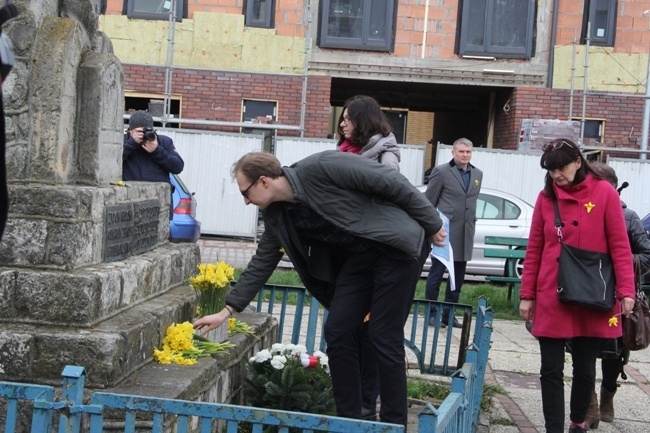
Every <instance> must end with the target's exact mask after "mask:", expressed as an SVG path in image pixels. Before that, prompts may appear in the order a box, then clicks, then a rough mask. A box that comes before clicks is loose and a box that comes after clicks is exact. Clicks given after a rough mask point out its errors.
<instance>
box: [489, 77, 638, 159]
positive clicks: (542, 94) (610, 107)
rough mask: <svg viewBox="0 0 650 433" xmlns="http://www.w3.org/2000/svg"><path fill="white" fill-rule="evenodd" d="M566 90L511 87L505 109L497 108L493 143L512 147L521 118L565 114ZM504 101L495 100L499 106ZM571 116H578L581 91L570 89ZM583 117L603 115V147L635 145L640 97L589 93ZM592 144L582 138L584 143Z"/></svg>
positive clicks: (562, 115) (560, 115)
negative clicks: (508, 108) (571, 101)
mask: <svg viewBox="0 0 650 433" xmlns="http://www.w3.org/2000/svg"><path fill="white" fill-rule="evenodd" d="M569 99H570V92H569V91H568V90H554V89H547V88H533V87H527V88H517V89H515V90H513V92H512V94H511V96H510V98H509V101H507V102H508V105H509V107H510V110H509V112H508V113H507V114H506V113H505V112H504V111H503V110H500V109H497V111H496V118H495V122H496V124H495V126H496V127H495V138H494V147H495V148H501V149H516V147H517V139H518V134H519V127H520V123H521V120H522V119H562V120H568V116H569ZM504 103H505V102H504V101H499V102H498V104H497V107H499V104H501V106H503V104H504ZM572 115H573V117H574V118H580V117H581V116H582V92H574V96H573V113H572ZM585 118H586V119H603V120H604V124H605V130H604V137H603V141H604V143H603V144H600V146H607V147H632V148H639V146H640V143H641V137H640V135H641V129H642V126H643V125H642V120H643V99H642V98H635V97H633V96H629V97H625V96H614V95H589V96H588V97H587V101H586V110H585ZM589 144H593V145H595V143H594V142H589V141H587V140H585V145H589Z"/></svg>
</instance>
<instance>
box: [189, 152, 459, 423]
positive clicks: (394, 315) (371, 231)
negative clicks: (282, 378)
mask: <svg viewBox="0 0 650 433" xmlns="http://www.w3.org/2000/svg"><path fill="white" fill-rule="evenodd" d="M233 175H234V177H235V179H236V181H237V185H238V186H239V191H240V192H241V194H242V196H243V197H244V201H245V203H246V204H255V205H257V206H259V208H260V209H261V210H262V215H263V217H264V227H265V230H264V234H263V235H262V238H261V240H260V243H259V246H258V248H257V251H256V252H255V256H253V258H252V259H251V261H250V262H249V264H248V266H247V267H246V270H245V271H244V272H243V273H242V274H241V276H240V278H239V280H238V281H237V285H236V286H235V288H234V289H233V290H232V291H231V292H230V293H229V294H228V296H227V297H226V306H225V307H224V309H223V310H222V311H220V312H219V313H217V314H212V315H209V316H205V317H202V318H200V319H198V320H196V321H195V322H194V326H195V327H196V328H198V329H200V330H201V333H202V334H205V333H206V332H207V331H209V330H211V329H214V328H216V327H218V326H221V324H222V323H224V322H227V319H228V317H230V315H231V314H233V313H234V312H235V311H242V310H243V309H244V308H245V307H246V306H247V305H248V304H249V303H250V302H251V300H252V299H253V298H254V297H255V296H256V294H257V293H258V292H259V290H260V289H261V288H262V286H263V285H264V283H265V282H266V281H267V280H268V277H269V276H270V275H271V273H273V271H274V270H275V268H276V266H277V264H278V262H279V261H280V259H281V258H282V255H283V252H286V254H287V255H288V256H289V258H290V259H291V262H292V263H293V264H294V267H295V269H296V271H297V272H298V275H300V278H301V279H302V281H303V283H304V284H305V287H306V288H307V290H309V291H310V293H311V294H312V295H313V296H314V297H315V298H316V299H317V300H318V301H319V302H321V303H322V304H323V305H324V306H325V307H327V308H328V309H329V315H328V317H327V322H326V324H325V329H324V332H325V340H326V341H327V356H328V357H329V366H330V369H331V373H332V384H333V391H334V399H335V401H336V409H337V414H338V415H339V416H343V417H347V418H361V408H362V404H361V374H360V367H359V344H358V338H357V336H358V331H359V328H360V327H361V324H362V322H363V319H364V317H365V316H366V315H367V314H368V312H370V320H369V322H368V328H369V335H370V340H371V342H372V344H373V347H374V349H375V353H376V357H377V367H378V371H379V382H380V396H381V410H380V413H379V418H380V420H381V421H383V422H391V423H395V424H403V425H406V423H407V420H408V409H407V398H406V365H405V362H404V324H405V323H406V320H407V318H408V316H409V314H410V309H411V304H412V302H413V294H414V293H415V286H416V284H417V281H418V278H419V275H420V272H421V271H422V265H423V264H424V260H425V258H426V255H427V254H428V252H429V250H430V244H429V241H431V242H433V243H435V244H437V245H439V246H444V244H445V237H446V233H445V231H444V229H443V228H442V221H441V220H440V217H439V216H438V213H437V212H436V210H435V208H434V207H433V206H432V205H431V203H429V201H428V200H427V199H426V198H425V197H423V195H422V193H420V192H419V191H418V190H417V188H415V187H414V186H413V185H411V183H410V182H409V181H408V179H406V177H404V176H403V175H401V174H399V173H398V172H397V170H395V169H392V168H389V167H387V166H385V165H382V164H379V163H377V162H376V161H372V160H371V159H369V158H361V157H359V156H358V155H354V154H350V153H345V152H338V151H325V152H321V153H316V154H313V155H311V156H309V157H307V158H305V159H303V160H301V161H298V162H296V163H295V164H293V165H292V166H291V167H282V166H281V165H280V162H279V161H278V160H277V158H276V157H275V156H273V155H271V154H268V153H264V152H252V153H248V154H246V155H244V156H243V157H242V158H241V159H240V160H239V161H238V162H237V163H236V164H235V166H234V167H233Z"/></svg>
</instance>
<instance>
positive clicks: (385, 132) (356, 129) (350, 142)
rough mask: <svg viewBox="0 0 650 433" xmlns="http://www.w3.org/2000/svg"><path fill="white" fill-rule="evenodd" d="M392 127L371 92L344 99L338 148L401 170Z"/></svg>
mask: <svg viewBox="0 0 650 433" xmlns="http://www.w3.org/2000/svg"><path fill="white" fill-rule="evenodd" d="M392 131H393V128H392V127H391V125H390V122H389V120H388V118H387V117H386V115H385V114H384V112H383V111H381V107H380V106H379V104H378V103H377V101H375V99H373V98H371V97H370V96H365V95H357V96H353V97H352V98H350V99H348V100H347V101H345V103H344V105H343V112H342V113H341V116H340V117H339V126H338V130H337V132H338V135H339V141H338V143H337V148H338V150H340V151H341V152H351V153H356V154H358V155H361V156H363V157H366V158H370V159H373V160H375V161H377V162H380V163H381V164H383V165H387V166H389V167H392V168H394V169H395V170H397V171H399V162H400V154H399V148H398V147H397V140H396V139H395V135H393V132H392Z"/></svg>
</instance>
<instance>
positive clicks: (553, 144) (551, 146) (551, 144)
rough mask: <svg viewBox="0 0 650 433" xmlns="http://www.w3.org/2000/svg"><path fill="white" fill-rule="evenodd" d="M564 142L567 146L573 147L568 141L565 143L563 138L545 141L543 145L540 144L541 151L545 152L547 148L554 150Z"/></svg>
mask: <svg viewBox="0 0 650 433" xmlns="http://www.w3.org/2000/svg"><path fill="white" fill-rule="evenodd" d="M565 144H566V145H567V146H569V147H573V146H571V145H570V144H569V143H567V142H566V141H564V140H558V141H551V142H549V143H546V144H545V145H543V146H542V152H546V151H547V150H556V149H559V148H561V147H562V146H564V145H565Z"/></svg>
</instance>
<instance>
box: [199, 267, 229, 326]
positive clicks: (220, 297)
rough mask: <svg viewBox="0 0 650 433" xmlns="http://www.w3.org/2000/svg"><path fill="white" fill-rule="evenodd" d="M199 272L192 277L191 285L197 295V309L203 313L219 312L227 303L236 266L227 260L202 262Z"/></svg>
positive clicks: (205, 314)
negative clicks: (227, 295) (229, 263)
mask: <svg viewBox="0 0 650 433" xmlns="http://www.w3.org/2000/svg"><path fill="white" fill-rule="evenodd" d="M198 269H199V273H198V274H197V275H195V276H192V277H190V279H189V282H190V286H192V288H193V289H194V291H195V292H196V296H197V310H198V312H199V313H200V314H201V315H203V316H207V315H209V314H214V313H218V312H219V311H221V309H222V308H223V307H224V305H225V299H226V294H227V293H228V290H229V289H230V282H231V281H232V279H233V278H234V277H235V268H233V267H232V266H230V265H228V264H227V263H226V262H223V261H221V262H218V263H201V264H199V265H198Z"/></svg>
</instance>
